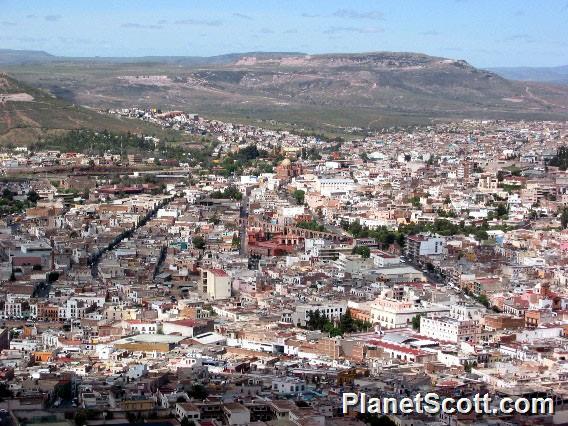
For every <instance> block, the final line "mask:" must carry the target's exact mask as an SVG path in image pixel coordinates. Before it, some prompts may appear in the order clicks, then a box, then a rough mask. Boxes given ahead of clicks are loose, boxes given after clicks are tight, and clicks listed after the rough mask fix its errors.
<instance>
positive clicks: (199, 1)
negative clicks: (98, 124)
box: [0, 0, 568, 67]
mask: <svg viewBox="0 0 568 426" xmlns="http://www.w3.org/2000/svg"><path fill="white" fill-rule="evenodd" d="M0 48H4V49H26V50H43V51H46V52H48V53H51V54H54V55H60V56H212V55H219V54H225V53H235V52H251V51H270V52H305V53H311V54H317V53H334V52H370V51H399V52H402V51H404V52H420V53H426V54H430V55H435V56H443V57H449V58H454V59H464V60H466V61H468V62H470V63H471V64H473V65H475V66H478V67H496V66H557V65H567V64H568V0H542V1H535V0H350V1H336V0H303V1H299V0H254V1H251V0H48V1H46V0H0Z"/></svg>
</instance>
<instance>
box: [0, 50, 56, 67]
mask: <svg viewBox="0 0 568 426" xmlns="http://www.w3.org/2000/svg"><path fill="white" fill-rule="evenodd" d="M56 59H57V57H56V56H53V55H50V54H49V53H46V52H42V51H39V50H11V49H0V66H2V65H16V64H33V63H36V64H39V63H46V62H52V61H54V60H56Z"/></svg>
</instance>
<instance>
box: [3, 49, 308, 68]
mask: <svg viewBox="0 0 568 426" xmlns="http://www.w3.org/2000/svg"><path fill="white" fill-rule="evenodd" d="M294 55H304V54H303V53H300V52H247V53H228V54H225V55H217V56H136V57H128V56H124V57H120V56H108V57H106V56H94V57H69V56H55V55H51V54H49V53H47V52H43V51H40V50H11V49H0V66H2V65H21V64H45V63H51V62H99V63H113V64H138V63H149V64H154V63H164V64H176V65H200V64H210V65H211V64H230V63H233V62H235V61H237V60H239V59H240V58H241V57H243V56H255V57H258V58H265V59H266V58H282V57H285V56H294Z"/></svg>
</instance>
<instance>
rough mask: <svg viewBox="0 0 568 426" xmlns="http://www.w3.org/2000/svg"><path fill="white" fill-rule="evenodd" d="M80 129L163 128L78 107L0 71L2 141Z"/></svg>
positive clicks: (27, 139) (146, 130)
mask: <svg viewBox="0 0 568 426" xmlns="http://www.w3.org/2000/svg"><path fill="white" fill-rule="evenodd" d="M77 128H91V129H95V130H104V129H107V130H111V131H115V132H128V131H130V132H132V133H138V132H142V133H146V134H160V135H162V134H163V133H164V132H163V130H161V129H159V128H157V127H155V126H152V125H149V124H146V123H142V122H140V121H134V120H120V119H117V118H114V117H110V116H107V115H105V114H101V113H98V112H96V111H93V110H90V109H87V108H82V107H78V106H75V105H72V104H70V103H69V102H68V101H66V100H62V99H59V98H57V97H55V96H53V95H50V94H48V93H46V92H44V91H42V90H38V89H34V88H32V87H30V86H28V85H27V84H23V83H21V82H19V81H17V80H15V79H13V78H12V77H10V76H8V75H6V74H0V144H5V143H13V144H26V143H30V142H35V141H36V140H37V139H38V138H39V137H42V136H45V135H47V134H49V133H56V132H62V131H66V130H70V129H77Z"/></svg>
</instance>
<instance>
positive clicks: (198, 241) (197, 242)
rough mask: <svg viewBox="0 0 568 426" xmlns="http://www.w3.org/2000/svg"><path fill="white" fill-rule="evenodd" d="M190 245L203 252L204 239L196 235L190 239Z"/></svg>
mask: <svg viewBox="0 0 568 426" xmlns="http://www.w3.org/2000/svg"><path fill="white" fill-rule="evenodd" d="M191 243H192V244H193V247H195V248H196V249H197V250H203V249H204V248H205V238H203V237H202V236H201V235H196V236H195V237H193V238H192V239H191Z"/></svg>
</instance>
